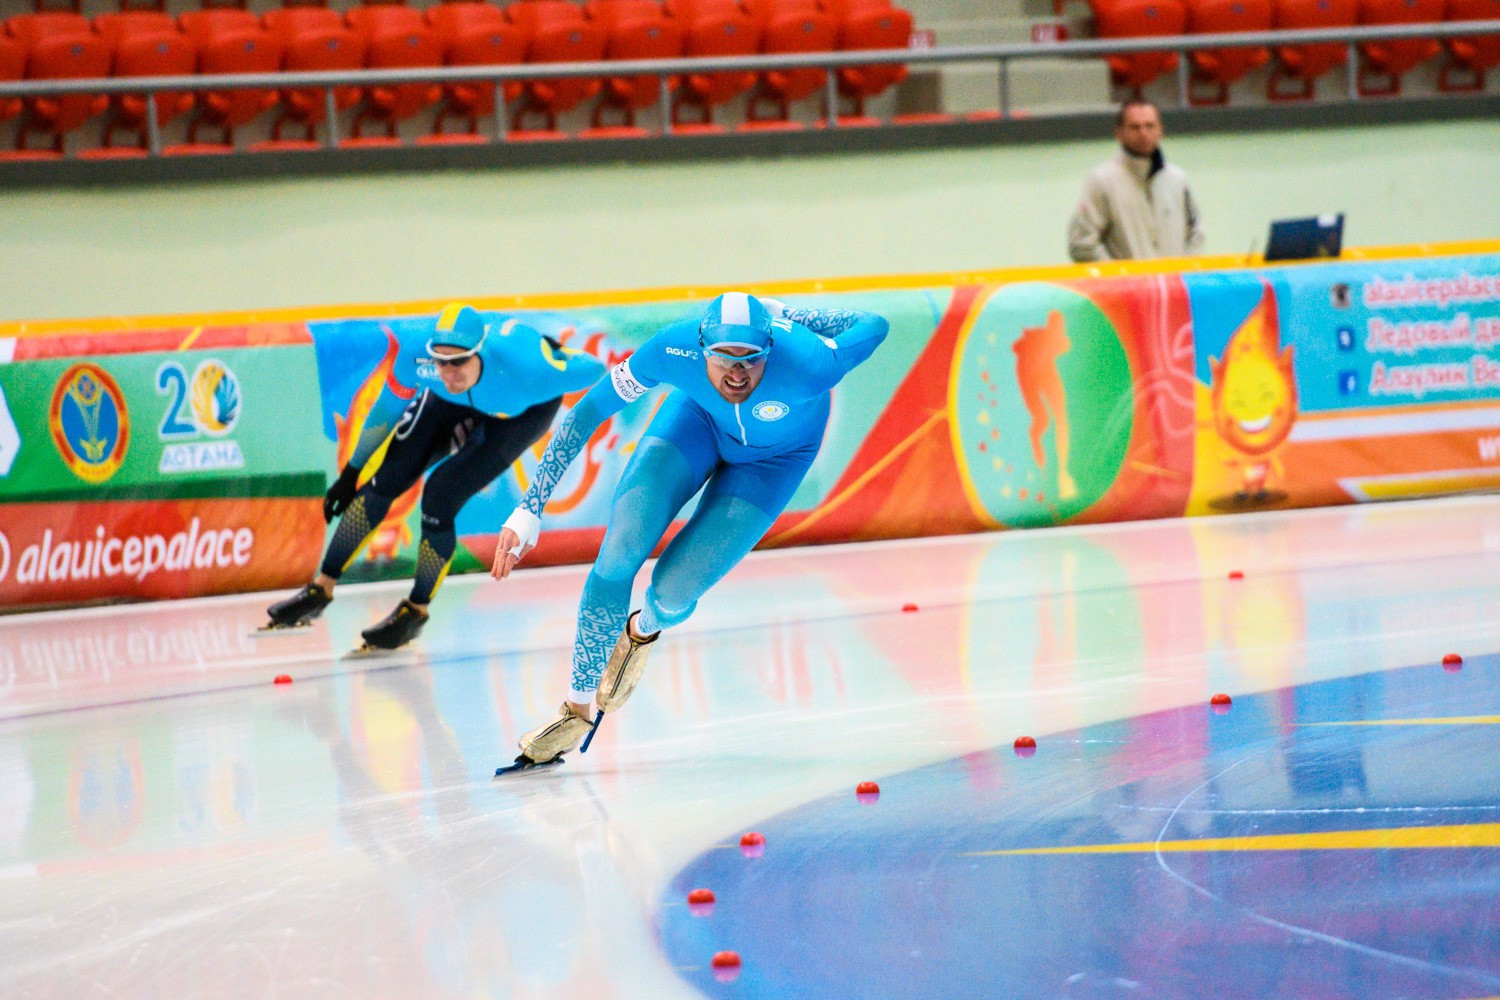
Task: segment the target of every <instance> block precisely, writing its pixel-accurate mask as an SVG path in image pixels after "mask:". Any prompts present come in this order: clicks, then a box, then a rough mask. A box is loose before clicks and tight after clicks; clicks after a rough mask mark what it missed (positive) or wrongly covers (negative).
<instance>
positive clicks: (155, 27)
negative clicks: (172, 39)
mask: <svg viewBox="0 0 1500 1000" xmlns="http://www.w3.org/2000/svg"><path fill="white" fill-rule="evenodd" d="M94 33H95V34H96V35H98V36H99V37H100V38H102V39H104V41H105V42H107V43H108V44H109V47H110V48H111V49H114V48H115V47H116V46H118V45H119V44H120V39H122V38H125V37H126V36H127V35H161V34H167V35H175V34H177V33H178V30H177V22H176V21H175V20H173V18H172V15H171V14H168V13H166V12H165V11H159V10H135V11H125V12H122V13H119V14H99V15H97V16H96V17H95V18H94Z"/></svg>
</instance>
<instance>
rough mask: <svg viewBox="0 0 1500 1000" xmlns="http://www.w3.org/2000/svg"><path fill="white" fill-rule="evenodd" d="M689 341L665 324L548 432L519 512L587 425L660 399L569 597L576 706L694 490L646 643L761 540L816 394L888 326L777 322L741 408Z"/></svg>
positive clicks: (818, 315)
mask: <svg viewBox="0 0 1500 1000" xmlns="http://www.w3.org/2000/svg"><path fill="white" fill-rule="evenodd" d="M698 331H699V327H698V321H697V319H696V318H695V319H689V320H684V321H681V322H678V323H673V324H671V325H670V326H667V327H664V328H663V329H662V330H660V331H659V332H658V333H657V334H656V335H655V336H653V337H652V338H651V339H650V340H648V341H646V343H644V344H643V345H641V347H640V349H639V350H637V351H636V352H635V353H634V354H633V355H632V356H631V357H630V358H629V359H627V360H625V361H622V362H620V363H619V364H617V365H615V366H614V367H613V368H611V369H610V371H609V375H608V377H607V378H605V379H603V380H602V381H600V382H599V383H598V384H597V385H595V386H594V388H593V389H591V390H590V391H589V392H588V393H587V394H586V395H585V396H584V397H583V399H582V400H580V401H579V403H578V405H577V406H575V407H574V408H573V410H572V411H571V412H570V413H569V414H568V416H567V417H566V418H565V419H564V420H563V422H562V424H561V425H560V426H559V427H558V429H557V433H556V434H555V435H553V438H552V441H551V442H550V443H549V444H548V446H547V451H546V453H545V454H544V455H543V456H542V459H541V462H540V464H539V466H538V468H537V472H536V477H535V480H534V481H533V483H532V485H531V488H530V489H529V490H528V491H527V493H526V495H525V497H524V498H522V501H521V503H522V506H524V507H525V508H526V509H528V510H530V511H531V512H532V513H533V514H535V515H537V516H538V517H540V516H541V513H542V509H543V507H544V506H545V505H546V503H547V499H548V497H550V496H551V494H552V490H553V489H554V488H555V487H556V485H557V483H558V482H559V481H560V480H561V479H562V476H563V473H564V472H566V471H567V468H568V466H569V465H570V464H571V463H572V461H573V459H574V458H575V457H576V456H577V455H578V453H579V451H581V450H582V449H583V447H584V445H585V444H586V443H587V442H588V440H589V438H590V436H591V435H592V434H593V433H594V431H595V430H596V429H597V428H598V426H599V425H600V424H601V423H603V422H604V421H605V420H606V419H608V418H609V417H610V416H612V415H613V414H615V413H618V412H619V411H620V410H621V409H623V408H624V407H625V406H627V405H628V404H630V403H632V402H634V401H635V400H637V399H639V398H640V397H641V396H643V395H645V393H646V392H647V391H648V390H650V389H651V388H653V387H655V386H658V385H668V386H671V387H672V389H673V390H674V391H673V392H671V393H670V394H669V395H668V396H667V398H666V400H665V402H663V404H662V406H661V409H660V410H659V411H658V412H657V414H656V416H655V417H654V418H653V419H652V421H651V425H650V426H649V427H648V428H647V429H646V432H645V434H644V435H643V436H642V438H641V440H640V443H639V444H638V445H637V447H636V449H635V453H634V454H633V455H632V456H631V459H630V463H629V464H628V465H627V466H626V468H625V472H624V474H623V475H622V476H621V477H620V483H619V485H618V486H617V487H616V489H615V495H614V499H613V502H612V509H611V511H610V517H609V524H608V527H607V528H606V531H605V535H604V542H603V545H602V546H601V547H600V550H599V558H598V559H597V560H596V561H595V563H594V566H593V569H592V571H591V572H590V573H589V577H588V581H587V582H586V583H585V585H584V588H583V598H582V600H581V602H580V604H579V609H578V631H577V636H576V639H575V641H574V646H573V675H572V686H571V691H570V693H569V696H568V697H569V699H570V700H571V701H574V702H576V703H579V704H586V703H587V702H588V701H589V699H590V698H591V697H592V695H593V692H594V690H595V689H596V688H597V687H598V686H599V678H600V676H601V674H602V673H603V669H604V665H605V663H606V662H607V661H608V659H609V653H610V650H611V649H612V648H613V647H614V644H615V640H616V639H617V638H618V637H619V635H620V632H621V630H622V629H623V628H624V625H625V619H626V616H627V614H628V612H629V606H630V590H631V585H632V584H633V583H634V580H635V576H636V574H637V573H638V572H639V571H640V569H641V567H642V565H644V564H645V562H646V560H647V559H648V558H649V557H650V555H651V551H652V550H653V549H654V548H655V547H656V545H657V543H659V542H660V541H661V539H662V536H663V535H664V534H665V533H666V531H667V529H668V528H669V527H670V526H671V523H672V520H673V518H674V517H675V516H676V515H677V513H678V511H680V510H681V509H682V507H683V505H684V504H686V503H687V502H688V501H689V500H690V499H692V497H693V495H694V494H696V493H697V492H698V491H699V490H700V489H701V490H703V496H702V498H701V499H700V500H699V502H698V506H697V509H696V510H695V511H694V512H693V515H692V517H691V518H689V519H688V522H687V524H686V525H684V527H683V529H682V530H681V531H680V532H679V533H678V534H677V536H676V537H674V538H673V539H672V541H671V542H670V543H669V544H668V545H667V547H666V549H665V550H664V551H663V552H662V555H661V558H660V559H659V560H658V561H657V564H656V568H655V570H654V571H653V573H652V576H651V586H650V588H649V589H648V590H647V592H646V605H645V608H644V610H643V612H642V619H641V623H642V625H643V626H647V627H648V629H649V630H651V631H654V630H656V629H658V628H669V627H671V626H673V625H677V624H680V623H681V622H683V621H685V620H686V619H687V617H688V616H689V615H690V614H692V612H693V609H694V607H696V606H697V603H698V599H699V598H700V597H701V596H702V595H703V594H704V593H705V592H707V590H708V589H709V588H710V587H711V586H713V585H714V584H715V583H717V582H718V581H719V580H720V579H721V578H723V576H724V574H725V573H727V572H729V570H730V569H732V568H733V567H734V566H735V565H736V564H737V563H738V562H739V561H740V560H741V559H743V558H744V557H745V555H746V554H747V553H748V552H749V551H750V550H751V549H752V548H753V547H754V546H755V544H756V543H757V542H758V541H760V539H761V537H762V536H764V535H765V533H766V531H767V530H768V529H769V528H770V526H771V524H772V523H773V522H774V521H775V520H776V518H777V517H778V516H779V515H780V514H781V512H782V510H783V509H784V508H785V507H786V505H787V503H788V502H789V501H790V500H791V498H792V494H793V493H794V492H796V489H797V486H798V485H799V484H800V483H801V482H802V478H803V476H805V475H806V474H807V470H808V467H809V466H810V465H811V464H812V461H813V459H814V458H815V457H817V454H818V448H819V447H820V446H821V444H822V440H823V431H824V428H825V427H826V426H827V423H828V414H829V393H830V391H831V390H832V389H833V387H834V386H835V385H837V384H838V383H839V380H840V379H842V378H843V377H844V376H845V375H847V374H848V373H849V372H850V371H852V370H853V369H854V368H855V367H856V366H857V365H859V364H860V363H861V362H863V361H864V360H865V359H866V358H868V357H869V356H870V355H871V354H873V353H874V351H875V349H876V348H877V347H879V346H880V343H881V342H882V341H883V340H885V337H886V334H887V332H888V331H889V324H887V322H886V321H885V319H884V318H882V317H880V316H876V315H873V314H870V313H862V312H851V311H835V310H812V309H787V310H786V311H785V313H784V314H783V316H782V318H781V319H778V320H776V321H775V323H774V330H773V333H774V341H773V343H772V345H771V348H770V353H769V355H768V356H767V358H766V362H765V372H764V374H763V376H762V378H761V381H760V383H759V385H757V386H756V388H755V391H754V392H753V393H751V395H750V398H749V399H747V400H745V401H744V402H742V403H731V402H729V401H728V400H726V399H725V398H724V397H723V396H721V395H720V394H719V391H718V389H716V388H715V387H714V384H713V383H712V382H711V381H710V380H709V378H708V375H707V373H706V372H705V360H704V357H703V351H702V349H701V347H700V345H699V332H698Z"/></svg>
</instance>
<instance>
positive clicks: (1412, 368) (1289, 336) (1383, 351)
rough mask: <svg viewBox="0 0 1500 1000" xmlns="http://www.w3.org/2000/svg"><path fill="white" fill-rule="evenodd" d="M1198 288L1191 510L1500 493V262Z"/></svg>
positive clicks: (1353, 268) (1303, 271) (1351, 268)
mask: <svg viewBox="0 0 1500 1000" xmlns="http://www.w3.org/2000/svg"><path fill="white" fill-rule="evenodd" d="M1183 280H1184V283H1185V284H1186V286H1187V289H1188V295H1189V298H1190V300H1191V303H1192V314H1193V332H1194V343H1195V351H1196V376H1197V387H1196V392H1197V397H1198V400H1197V409H1198V414H1199V418H1198V425H1199V429H1200V434H1199V439H1198V448H1197V450H1198V461H1197V463H1196V469H1195V476H1194V487H1193V500H1192V503H1191V504H1190V506H1189V511H1188V512H1189V513H1194V514H1199V513H1216V512H1224V511H1233V510H1255V509H1264V508H1272V507H1279V506H1288V507H1289V506H1295V507H1306V506H1318V505H1324V504H1335V503H1348V502H1351V501H1360V500H1384V499H1397V498H1401V497H1416V496H1434V495H1440V494H1445V493H1454V492H1460V491H1464V490H1473V489H1483V488H1494V487H1496V486H1500V254H1476V255H1468V256H1462V257H1434V258H1430V259H1412V260H1393V261H1387V262H1382V263H1379V264H1320V265H1317V266H1309V267H1291V268H1280V269H1275V270H1267V271H1266V272H1264V273H1259V274H1258V273H1254V272H1247V273H1226V274H1203V275H1188V276H1186V277H1185V278H1184V279H1183Z"/></svg>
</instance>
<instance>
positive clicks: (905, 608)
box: [901, 604, 917, 611]
mask: <svg viewBox="0 0 1500 1000" xmlns="http://www.w3.org/2000/svg"><path fill="white" fill-rule="evenodd" d="M901 610H902V611H916V610H917V606H916V605H915V604H903V605H901Z"/></svg>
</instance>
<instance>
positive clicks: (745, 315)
mask: <svg viewBox="0 0 1500 1000" xmlns="http://www.w3.org/2000/svg"><path fill="white" fill-rule="evenodd" d="M698 342H699V343H700V344H702V345H703V346H704V347H748V348H750V349H751V350H755V351H763V350H765V349H766V348H768V347H770V346H771V311H770V310H769V309H767V308H766V307H765V305H764V303H762V302H761V301H760V299H757V298H756V297H755V296H753V295H750V294H748V293H746V292H725V293H724V294H723V295H720V296H719V297H718V298H716V299H714V300H713V301H712V302H710V303H709V304H708V311H707V312H705V313H704V314H703V320H702V322H700V323H699V324H698Z"/></svg>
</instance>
